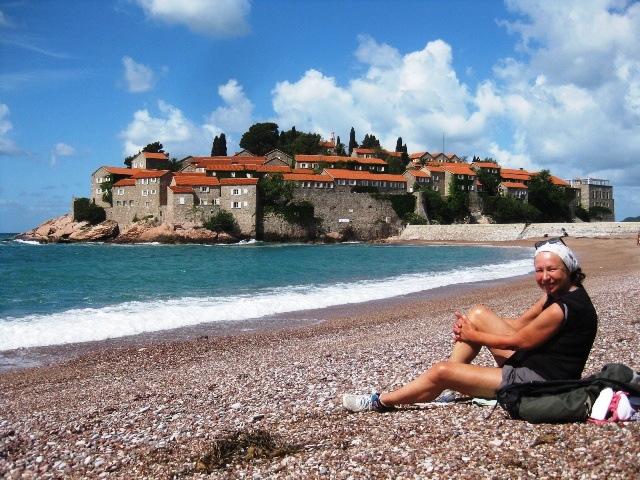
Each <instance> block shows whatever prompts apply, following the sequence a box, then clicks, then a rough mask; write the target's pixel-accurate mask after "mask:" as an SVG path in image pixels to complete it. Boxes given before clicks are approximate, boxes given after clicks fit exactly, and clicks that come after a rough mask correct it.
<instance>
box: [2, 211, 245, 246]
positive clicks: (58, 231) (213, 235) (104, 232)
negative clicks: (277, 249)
mask: <svg viewBox="0 0 640 480" xmlns="http://www.w3.org/2000/svg"><path fill="white" fill-rule="evenodd" d="M13 239H15V240H23V241H31V242H38V243H80V242H110V243H164V244H188V243H197V244H216V243H237V242H239V241H241V240H245V238H244V237H236V236H233V235H229V234H227V233H224V232H220V233H217V232H213V231H211V230H207V229H206V228H203V227H201V226H199V225H197V224H195V223H194V224H184V225H167V224H159V223H158V222H156V221H152V220H140V221H138V222H136V223H134V224H132V225H130V226H129V227H127V228H126V229H122V230H121V229H120V228H119V227H118V223H117V222H115V221H113V220H106V221H104V222H102V223H99V224H97V225H89V224H88V223H87V222H75V221H74V220H73V215H72V214H67V215H63V216H62V217H59V218H54V219H51V220H48V221H46V222H44V223H43V224H42V225H40V226H39V227H36V228H34V229H32V230H29V231H28V232H25V233H21V234H18V235H16V236H15V237H13Z"/></svg>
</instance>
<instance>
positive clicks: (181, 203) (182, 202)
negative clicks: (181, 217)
mask: <svg viewBox="0 0 640 480" xmlns="http://www.w3.org/2000/svg"><path fill="white" fill-rule="evenodd" d="M178 203H179V204H180V205H184V197H178Z"/></svg>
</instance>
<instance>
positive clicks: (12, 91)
mask: <svg viewBox="0 0 640 480" xmlns="http://www.w3.org/2000/svg"><path fill="white" fill-rule="evenodd" d="M639 27H640V3H638V2H637V1H628V0H562V1H557V0H537V1H535V2H532V1H530V0H504V1H503V0H483V1H478V0H448V1H445V0H396V1H389V0H387V1H380V0H261V1H258V0H188V1H185V0H83V1H78V0H57V1H55V2H52V1H50V0H0V232H9V233H18V232H25V231H27V230H30V229H32V228H35V227H37V226H38V225H40V224H41V223H42V222H44V221H46V220H48V219H51V218H55V217H59V216H61V215H64V214H66V213H70V212H71V205H72V201H73V198H74V197H75V198H77V197H90V194H91V191H90V189H91V174H92V173H93V172H94V171H96V170H97V169H98V168H99V167H100V166H103V165H107V166H124V163H123V162H124V158H125V157H127V156H129V155H133V154H136V153H137V152H138V151H139V150H141V149H142V148H143V147H144V146H145V145H147V144H149V143H153V142H155V141H159V142H161V143H162V144H163V146H164V149H165V151H166V152H168V153H169V155H170V156H171V157H172V158H177V159H181V158H184V157H186V156H188V155H193V156H206V155H209V154H210V152H211V145H212V142H213V138H214V137H215V136H219V135H220V134H221V133H224V134H225V137H226V139H227V149H228V152H229V154H232V153H233V152H235V151H238V150H240V147H239V146H238V143H239V141H240V138H241V137H242V134H243V133H244V132H246V131H247V130H248V129H249V127H250V126H251V125H253V124H255V123H258V122H275V123H277V124H278V126H279V128H280V130H281V131H282V130H289V129H291V128H292V127H294V126H295V127H296V130H298V131H304V132H311V133H318V134H320V135H321V136H322V137H323V138H324V139H327V140H328V139H329V138H330V136H331V134H332V132H333V133H334V134H335V136H336V137H340V140H341V141H342V142H343V143H345V144H347V143H348V141H349V133H350V130H351V128H352V127H353V128H354V129H355V133H356V140H357V141H358V142H362V140H363V139H364V136H365V134H369V135H375V136H376V138H378V139H379V140H380V142H381V144H382V146H383V147H384V148H386V149H388V150H394V149H395V146H396V142H397V140H398V137H401V138H402V141H403V143H406V144H407V148H408V151H409V153H417V152H424V151H429V152H432V153H433V152H441V151H442V150H443V149H444V151H445V153H455V154H456V155H458V156H459V157H463V156H466V157H467V158H468V159H469V160H470V159H472V158H473V156H478V157H480V158H481V159H485V158H492V159H494V160H496V161H497V162H498V163H499V164H500V165H501V166H502V167H504V168H524V169H525V170H528V171H532V172H536V171H540V170H543V169H547V170H550V171H551V173H552V174H553V175H555V176H558V177H560V178H563V179H570V178H589V177H590V178H598V179H606V180H609V181H610V183H611V185H613V187H614V189H613V192H614V198H615V211H616V220H618V221H620V220H623V219H624V218H626V217H630V216H638V215H640V161H639V160H640V48H638V45H640V28H639Z"/></svg>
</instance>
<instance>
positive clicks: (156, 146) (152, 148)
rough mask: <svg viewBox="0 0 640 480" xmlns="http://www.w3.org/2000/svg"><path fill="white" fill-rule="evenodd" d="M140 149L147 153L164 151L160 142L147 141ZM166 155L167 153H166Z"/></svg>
mask: <svg viewBox="0 0 640 480" xmlns="http://www.w3.org/2000/svg"><path fill="white" fill-rule="evenodd" d="M142 151H143V152H147V153H165V151H164V147H163V146H162V144H161V143H160V142H153V143H149V144H147V146H146V147H144V148H143V149H142ZM167 156H169V155H168V154H167Z"/></svg>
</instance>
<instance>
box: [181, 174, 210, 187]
mask: <svg viewBox="0 0 640 480" xmlns="http://www.w3.org/2000/svg"><path fill="white" fill-rule="evenodd" d="M173 182H174V183H175V185H177V186H179V187H187V186H188V187H201V186H202V187H205V186H207V187H219V186H220V180H218V178H217V177H206V176H202V175H198V176H196V175H179V176H177V177H173Z"/></svg>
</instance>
